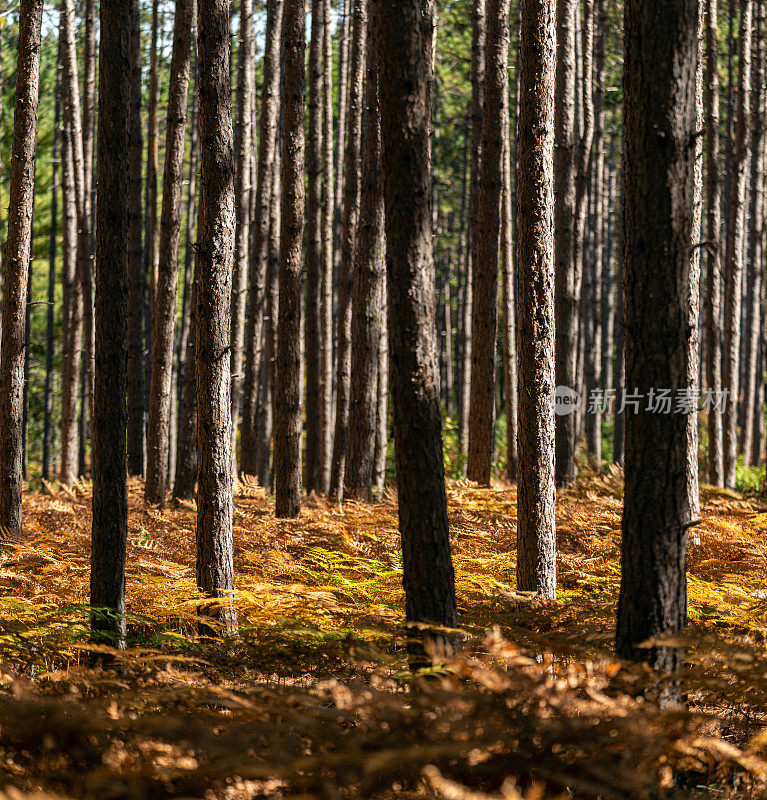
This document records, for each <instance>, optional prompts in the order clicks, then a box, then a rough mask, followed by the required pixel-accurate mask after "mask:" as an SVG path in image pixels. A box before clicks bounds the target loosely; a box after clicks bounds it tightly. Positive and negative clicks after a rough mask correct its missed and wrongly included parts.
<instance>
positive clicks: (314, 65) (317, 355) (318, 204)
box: [304, 0, 330, 492]
mask: <svg viewBox="0 0 767 800" xmlns="http://www.w3.org/2000/svg"><path fill="white" fill-rule="evenodd" d="M311 7H312V29H311V42H310V45H309V136H308V139H307V143H306V175H307V195H306V303H305V312H306V316H305V317H304V342H305V351H306V471H305V478H304V485H305V486H306V491H307V492H317V491H319V489H320V486H321V482H322V462H321V460H320V459H321V448H322V430H321V419H320V376H321V366H320V362H321V358H322V356H321V353H322V341H321V326H322V295H321V292H322V278H323V260H322V243H323V239H322V236H323V227H322V220H323V217H322V154H323V142H324V140H323V134H324V131H323V103H324V92H323V88H322V78H323V72H324V67H323V61H322V51H323V35H324V29H325V24H326V20H325V0H312V4H311ZM327 24H330V21H329V20H328V21H327Z"/></svg>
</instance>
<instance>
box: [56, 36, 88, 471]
mask: <svg viewBox="0 0 767 800" xmlns="http://www.w3.org/2000/svg"><path fill="white" fill-rule="evenodd" d="M61 35H63V34H61ZM62 149H63V163H62V205H63V209H62V237H61V238H62V248H61V249H62V267H61V284H62V291H61V296H62V303H61V306H62V347H61V362H62V363H61V462H60V464H59V480H60V481H61V482H62V483H63V484H65V485H66V486H71V485H72V484H73V483H74V482H75V481H76V480H77V386H78V381H77V378H78V375H79V370H80V353H81V349H82V330H83V317H82V314H83V305H82V302H83V301H82V289H81V286H80V281H79V279H78V274H77V201H76V199H75V176H74V166H73V162H72V136H71V131H70V128H69V126H68V125H67V124H66V120H65V123H64V136H63V148H62Z"/></svg>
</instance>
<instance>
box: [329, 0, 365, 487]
mask: <svg viewBox="0 0 767 800" xmlns="http://www.w3.org/2000/svg"><path fill="white" fill-rule="evenodd" d="M367 2H368V0H355V2H354V24H353V32H352V46H351V63H350V71H349V108H348V115H349V122H348V124H349V130H348V132H347V138H346V153H345V164H344V209H343V212H344V214H343V216H344V222H343V237H342V242H341V267H340V278H339V286H338V315H337V326H336V347H337V362H336V420H335V433H334V435H333V457H332V461H331V466H330V485H329V492H330V495H331V496H332V497H334V498H340V497H341V495H342V493H343V486H344V469H345V464H346V448H347V442H348V427H349V390H350V382H351V327H352V284H353V280H354V269H355V255H356V254H355V245H356V241H357V229H358V227H359V214H360V148H361V138H362V137H361V130H362V83H363V77H364V72H365V31H366V28H367Z"/></svg>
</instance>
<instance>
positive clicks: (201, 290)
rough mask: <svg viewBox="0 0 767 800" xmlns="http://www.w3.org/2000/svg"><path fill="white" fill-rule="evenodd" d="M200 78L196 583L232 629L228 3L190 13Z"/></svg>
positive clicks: (222, 0) (218, 0) (221, 0)
mask: <svg viewBox="0 0 767 800" xmlns="http://www.w3.org/2000/svg"><path fill="white" fill-rule="evenodd" d="M197 38H198V49H197V57H198V69H199V82H200V154H201V165H200V217H199V223H198V245H197V251H198V254H199V256H198V262H197V268H198V277H197V280H198V282H199V285H198V292H197V315H196V320H195V321H196V331H195V334H196V342H195V343H196V359H197V460H198V467H197V469H198V472H197V480H198V487H199V490H198V496H197V585H198V586H199V588H200V590H201V591H202V592H203V593H205V594H206V595H208V596H209V597H212V598H219V599H220V602H219V603H218V604H217V605H216V606H213V607H210V608H207V609H205V611H206V612H207V613H209V614H210V615H211V616H214V617H215V618H216V619H217V620H218V622H219V624H220V625H221V626H222V630H223V632H224V633H229V634H231V633H235V632H236V627H237V620H236V612H235V610H234V608H233V606H232V605H231V602H229V601H228V600H227V599H226V598H227V597H228V596H229V594H230V593H231V591H232V589H233V588H234V563H233V559H234V556H233V542H232V457H231V453H230V450H229V448H230V446H231V434H230V429H229V426H230V425H231V402H230V394H229V389H230V362H229V358H228V357H227V349H228V347H229V343H230V323H231V314H230V303H231V297H232V262H233V258H234V226H235V214H234V202H235V198H234V153H233V145H232V118H231V110H230V100H229V98H230V83H229V2H228V0H210V2H208V1H207V0H206V1H205V2H201V3H200V5H199V7H198V10H197Z"/></svg>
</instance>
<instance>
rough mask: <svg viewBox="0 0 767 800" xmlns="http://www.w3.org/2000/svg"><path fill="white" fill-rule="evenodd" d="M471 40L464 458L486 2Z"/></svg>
mask: <svg viewBox="0 0 767 800" xmlns="http://www.w3.org/2000/svg"><path fill="white" fill-rule="evenodd" d="M471 20H472V37H471V146H470V147H471V150H470V152H471V166H470V175H471V182H470V185H469V229H468V234H469V236H468V244H469V246H468V247H467V248H466V269H465V278H464V280H465V283H464V300H463V312H464V320H463V329H464V337H463V381H462V386H461V392H460V396H459V398H458V447H459V451H460V455H461V456H462V458H466V459H467V464H468V455H469V419H470V412H469V407H470V404H471V372H472V364H473V356H474V352H473V347H474V343H473V339H472V337H473V333H474V331H473V327H474V322H473V320H474V315H473V308H474V298H473V284H474V277H473V276H474V269H475V265H476V260H477V255H476V249H477V245H478V235H477V232H478V230H479V213H480V211H479V194H480V169H481V163H482V162H481V157H482V119H483V110H484V105H485V99H484V98H485V0H473V5H472V18H471Z"/></svg>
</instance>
